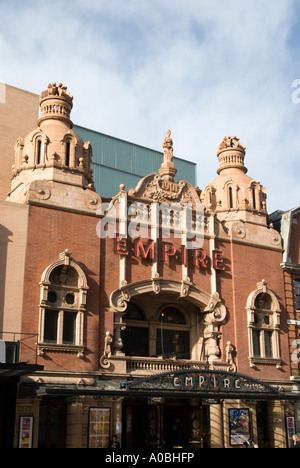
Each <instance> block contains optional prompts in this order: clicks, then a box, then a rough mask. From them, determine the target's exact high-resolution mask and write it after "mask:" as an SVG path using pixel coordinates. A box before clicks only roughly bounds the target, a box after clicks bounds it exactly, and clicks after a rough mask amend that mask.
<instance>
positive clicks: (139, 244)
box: [114, 236, 225, 271]
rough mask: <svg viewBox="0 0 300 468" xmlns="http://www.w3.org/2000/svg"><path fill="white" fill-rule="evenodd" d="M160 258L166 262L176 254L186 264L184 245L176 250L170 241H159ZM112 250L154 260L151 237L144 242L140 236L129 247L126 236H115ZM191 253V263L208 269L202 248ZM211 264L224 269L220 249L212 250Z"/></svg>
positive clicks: (120, 253)
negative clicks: (131, 246) (132, 245)
mask: <svg viewBox="0 0 300 468" xmlns="http://www.w3.org/2000/svg"><path fill="white" fill-rule="evenodd" d="M161 249H162V258H163V261H164V262H167V261H168V259H169V258H170V257H173V256H175V255H176V258H179V259H180V263H181V265H184V266H186V265H187V248H186V246H185V245H181V246H180V251H179V252H178V251H177V249H176V246H175V245H174V244H173V243H172V242H161ZM114 251H115V253H116V254H118V255H133V256H135V257H141V258H143V259H148V260H154V258H155V243H154V240H153V239H148V240H147V242H146V243H145V244H144V243H143V241H142V239H141V238H140V237H138V238H136V239H134V247H133V249H130V248H129V246H128V241H127V238H126V237H120V236H116V237H115V247H114ZM189 251H190V252H191V253H192V258H193V264H194V266H195V267H199V268H200V269H208V264H209V257H208V256H207V253H206V251H205V250H204V249H192V250H189ZM211 260H212V266H213V268H214V269H215V270H222V271H224V270H225V265H224V253H223V252H222V251H221V250H213V252H212V259H211Z"/></svg>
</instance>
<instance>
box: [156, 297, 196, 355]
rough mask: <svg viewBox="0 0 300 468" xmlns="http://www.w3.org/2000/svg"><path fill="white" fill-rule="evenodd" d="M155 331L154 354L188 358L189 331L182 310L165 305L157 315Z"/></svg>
mask: <svg viewBox="0 0 300 468" xmlns="http://www.w3.org/2000/svg"><path fill="white" fill-rule="evenodd" d="M159 322H160V327H158V328H157V333H156V354H157V355H158V356H163V357H176V358H178V359H190V332H189V331H188V330H186V327H185V326H186V321H185V318H184V316H183V314H182V312H181V311H180V310H179V309H177V308H176V307H173V306H167V307H165V308H164V309H163V310H162V311H161V313H160V315H159Z"/></svg>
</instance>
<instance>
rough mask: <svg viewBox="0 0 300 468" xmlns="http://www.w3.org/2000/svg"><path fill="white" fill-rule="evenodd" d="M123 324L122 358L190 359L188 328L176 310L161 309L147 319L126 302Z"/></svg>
mask: <svg viewBox="0 0 300 468" xmlns="http://www.w3.org/2000/svg"><path fill="white" fill-rule="evenodd" d="M155 317H156V318H155ZM123 323H124V324H125V326H126V328H125V329H124V330H122V331H121V339H122V343H123V348H122V352H123V353H124V354H125V355H126V356H136V357H149V356H152V357H163V358H173V357H175V358H177V359H190V326H189V325H187V323H186V320H185V318H184V315H183V313H182V312H181V311H180V310H179V309H178V308H177V307H174V306H165V307H164V308H163V309H160V310H158V311H157V312H156V313H154V314H153V315H152V317H151V319H150V320H148V319H147V317H146V315H145V313H144V311H143V310H142V309H141V308H140V306H138V305H137V304H135V303H132V302H129V303H128V305H127V309H126V314H125V315H124V316H123Z"/></svg>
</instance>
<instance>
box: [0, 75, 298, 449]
mask: <svg viewBox="0 0 300 468" xmlns="http://www.w3.org/2000/svg"><path fill="white" fill-rule="evenodd" d="M40 106H41V117H40V119H39V121H38V124H37V128H36V129H33V130H32V132H30V133H29V134H28V135H27V136H25V137H24V138H19V139H18V141H17V142H16V146H15V165H14V167H13V176H12V182H11V191H10V194H9V196H8V198H7V201H6V202H5V204H3V206H2V208H1V209H2V210H4V211H5V210H6V211H5V213H7V211H8V210H9V213H10V216H12V217H13V218H14V219H16V220H18V221H19V223H18V231H16V233H15V237H14V235H13V232H12V231H11V230H10V229H9V227H8V226H5V219H8V215H6V217H5V216H2V219H3V224H2V221H1V227H2V230H3V238H6V239H7V243H8V242H9V239H10V238H11V239H13V241H14V242H15V249H17V250H18V252H19V254H18V262H19V268H18V269H17V271H16V272H15V274H16V282H18V281H19V282H20V283H21V284H22V285H23V286H22V288H21V289H17V288H16V290H15V295H16V297H18V298H19V300H20V301H21V303H22V307H20V308H19V309H18V310H17V311H15V313H14V316H13V317H12V315H11V314H8V313H6V314H5V313H4V316H3V318H2V325H3V330H4V331H5V332H6V335H4V334H3V335H2V339H3V340H5V341H7V342H10V343H14V341H15V339H14V336H13V332H18V333H19V336H22V340H20V341H19V343H18V353H19V357H20V361H21V362H26V363H30V364H35V365H37V369H38V370H37V371H36V372H35V373H34V374H32V375H26V376H23V377H22V378H21V384H20V385H19V392H18V395H17V405H16V424H15V442H14V444H15V446H22V444H23V445H24V446H26V444H27V445H29V446H32V447H78V448H85V447H90V448H105V447H107V445H108V442H109V440H110V439H111V437H112V435H113V434H116V435H117V436H118V439H119V441H120V443H121V446H122V447H123V448H137V449H140V448H143V447H161V446H165V447H169V448H170V447H174V446H184V447H187V448H206V447H212V448H214V447H240V446H241V444H242V442H243V441H244V440H247V439H249V438H254V439H255V441H256V442H257V443H258V444H259V446H261V447H263V446H264V447H278V448H279V447H285V446H286V444H287V439H288V432H289V428H290V426H291V424H292V423H293V421H294V419H293V418H295V412H294V402H295V401H296V400H297V398H299V396H298V394H297V392H295V388H294V386H293V382H292V381H291V379H290V377H291V363H290V353H289V339H288V328H287V315H286V307H285V291H284V282H283V272H282V269H281V266H280V264H281V262H282V242H281V236H280V234H279V233H278V232H277V231H276V230H275V229H273V227H271V226H270V225H268V214H267V206H266V198H267V195H266V189H265V188H264V187H263V186H262V185H261V184H260V183H259V182H257V181H256V180H255V179H253V178H252V177H251V176H248V175H247V168H246V167H245V164H244V159H245V154H246V149H245V146H244V145H243V144H242V143H241V142H240V140H239V138H237V137H235V136H233V137H230V136H228V137H225V138H223V140H222V141H221V143H220V145H219V147H218V148H217V158H216V169H217V177H216V178H215V180H214V181H212V182H211V183H209V184H208V185H207V186H206V187H205V188H204V189H203V190H200V189H199V188H198V187H193V186H192V185H191V184H190V183H189V182H188V181H185V180H180V181H179V182H175V179H174V178H175V175H176V172H177V171H176V167H175V164H174V160H173V140H172V138H171V132H170V131H168V132H167V134H166V137H165V138H164V140H163V151H164V160H163V163H162V165H161V167H160V168H158V172H157V173H155V174H149V175H148V176H146V177H144V178H143V179H142V180H140V182H139V183H138V185H137V186H136V187H126V186H125V185H124V184H121V185H120V191H119V193H116V194H115V196H114V197H113V198H112V199H104V198H101V191H100V193H97V192H96V191H95V187H94V181H93V174H92V171H91V160H92V147H91V144H90V143H89V142H83V141H82V140H81V138H80V137H79V136H78V135H77V134H76V133H75V132H74V131H73V130H72V122H71V120H70V112H71V109H72V106H73V97H72V96H71V95H70V93H69V92H68V91H67V89H66V87H65V86H62V85H61V84H60V85H58V86H56V84H55V83H53V84H51V85H49V86H48V88H47V90H46V91H44V92H42V94H41V97H40ZM212 157H214V155H212ZM217 163H218V164H217ZM258 176H260V174H258ZM16 229H17V228H16ZM5 236H6V237H5ZM7 252H8V250H7ZM19 295H22V297H21V299H20V297H19ZM8 333H11V335H8ZM25 338H26V339H25ZM20 343H21V344H20ZM40 366H42V368H41V367H40ZM287 424H288V425H287ZM27 440H28V441H29V442H28V443H27Z"/></svg>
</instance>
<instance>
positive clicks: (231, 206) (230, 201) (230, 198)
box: [228, 187, 233, 209]
mask: <svg viewBox="0 0 300 468" xmlns="http://www.w3.org/2000/svg"><path fill="white" fill-rule="evenodd" d="M228 200H229V208H230V209H232V208H233V193H232V187H229V189H228Z"/></svg>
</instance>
